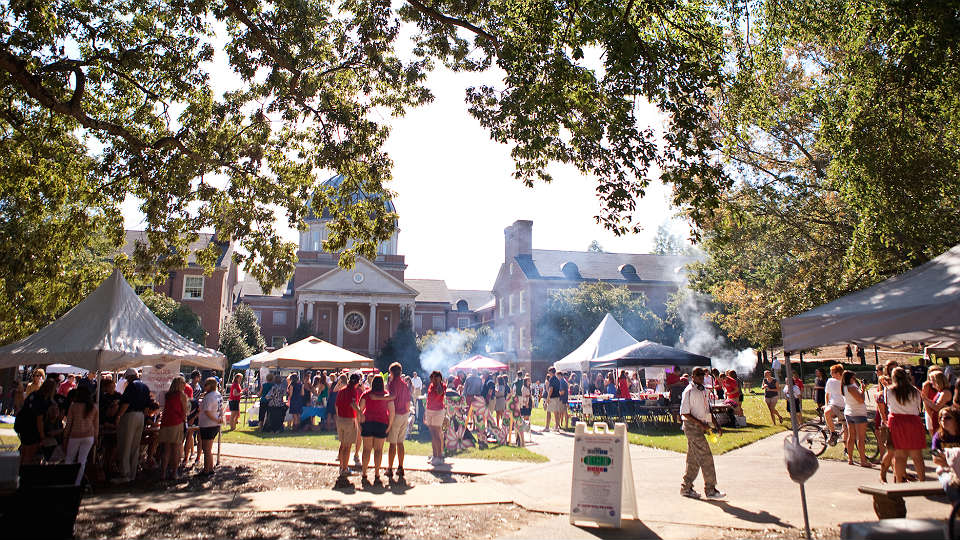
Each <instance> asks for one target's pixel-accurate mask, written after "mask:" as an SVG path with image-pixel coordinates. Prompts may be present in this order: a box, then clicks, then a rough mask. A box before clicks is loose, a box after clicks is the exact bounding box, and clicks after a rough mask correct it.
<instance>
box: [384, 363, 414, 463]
mask: <svg viewBox="0 0 960 540" xmlns="http://www.w3.org/2000/svg"><path fill="white" fill-rule="evenodd" d="M389 370H390V384H389V385H388V386H387V390H388V391H389V392H390V396H391V397H392V398H393V412H394V415H393V420H392V421H391V422H390V428H389V429H388V430H387V442H388V443H389V444H390V449H389V451H388V452H387V477H388V478H389V477H392V476H393V458H394V456H396V457H397V478H401V479H402V478H403V456H404V453H405V452H404V447H403V441H404V440H406V438H407V426H408V425H409V420H410V403H411V396H412V394H413V393H412V392H411V391H410V387H409V386H408V382H407V381H408V379H409V378H408V377H406V376H405V375H404V374H403V366H401V365H400V362H394V363H392V364H390V368H389Z"/></svg>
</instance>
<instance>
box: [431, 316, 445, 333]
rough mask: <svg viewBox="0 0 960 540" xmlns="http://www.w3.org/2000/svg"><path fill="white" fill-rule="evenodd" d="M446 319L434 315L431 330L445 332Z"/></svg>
mask: <svg viewBox="0 0 960 540" xmlns="http://www.w3.org/2000/svg"><path fill="white" fill-rule="evenodd" d="M446 319H447V318H446V317H444V316H443V315H434V316H433V329H434V330H446V329H447V321H446Z"/></svg>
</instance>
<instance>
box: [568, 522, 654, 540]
mask: <svg viewBox="0 0 960 540" xmlns="http://www.w3.org/2000/svg"><path fill="white" fill-rule="evenodd" d="M576 527H577V528H578V529H580V530H581V531H583V532H585V533H588V534H590V535H592V536H595V537H597V538H625V539H626V538H629V539H636V540H648V539H650V540H656V539H659V538H660V536H659V535H658V534H657V533H655V532H653V530H651V529H650V527H647V526H646V525H644V524H643V522H642V521H639V520H635V519H625V520H623V523H622V526H621V527H620V528H619V529H614V528H611V527H581V526H580V525H577V526H576Z"/></svg>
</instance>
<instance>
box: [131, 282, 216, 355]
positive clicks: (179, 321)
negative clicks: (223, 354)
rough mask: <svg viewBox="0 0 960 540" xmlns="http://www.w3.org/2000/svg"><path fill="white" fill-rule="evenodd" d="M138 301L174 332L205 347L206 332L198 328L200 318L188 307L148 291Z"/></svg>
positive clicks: (165, 296) (200, 327)
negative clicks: (141, 301)
mask: <svg viewBox="0 0 960 540" xmlns="http://www.w3.org/2000/svg"><path fill="white" fill-rule="evenodd" d="M140 299H141V300H143V303H144V304H146V306H147V307H148V308H150V311H152V312H153V314H154V315H156V316H157V318H158V319H160V320H161V321H163V323H164V324H166V325H167V326H169V327H170V328H171V329H172V330H173V331H174V332H176V333H178V334H180V335H181V336H183V337H185V338H187V339H189V340H191V341H194V342H196V343H199V344H200V345H206V341H207V331H206V330H204V329H203V327H202V326H200V317H197V314H196V313H194V312H193V310H191V309H190V308H189V307H187V306H185V305H184V304H181V303H180V302H177V301H176V300H174V299H173V298H170V297H169V296H167V295H165V294H160V293H156V292H153V291H152V290H150V289H147V290H145V291H143V292H142V293H141V294H140Z"/></svg>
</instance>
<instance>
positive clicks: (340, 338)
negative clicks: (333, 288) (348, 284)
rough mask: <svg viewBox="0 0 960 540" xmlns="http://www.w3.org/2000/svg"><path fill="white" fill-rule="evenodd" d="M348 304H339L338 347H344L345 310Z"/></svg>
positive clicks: (337, 322) (337, 321)
mask: <svg viewBox="0 0 960 540" xmlns="http://www.w3.org/2000/svg"><path fill="white" fill-rule="evenodd" d="M346 304H347V303H346V302H337V320H336V322H335V324H336V325H337V347H343V308H344V306H346Z"/></svg>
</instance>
